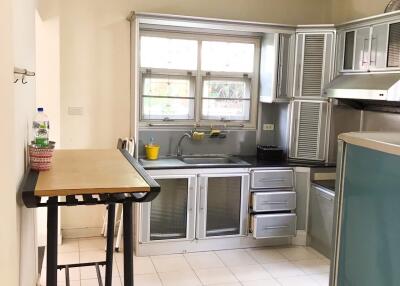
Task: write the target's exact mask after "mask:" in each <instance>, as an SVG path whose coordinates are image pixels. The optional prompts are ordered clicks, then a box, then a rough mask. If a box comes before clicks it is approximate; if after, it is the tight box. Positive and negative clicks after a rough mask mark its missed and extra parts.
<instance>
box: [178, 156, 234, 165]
mask: <svg viewBox="0 0 400 286" xmlns="http://www.w3.org/2000/svg"><path fill="white" fill-rule="evenodd" d="M179 160H181V161H183V162H184V163H186V164H191V165H192V164H196V165H197V164H207V165H208V164H224V165H225V164H234V163H236V162H235V160H233V158H228V157H226V158H224V157H203V158H202V157H183V158H179Z"/></svg>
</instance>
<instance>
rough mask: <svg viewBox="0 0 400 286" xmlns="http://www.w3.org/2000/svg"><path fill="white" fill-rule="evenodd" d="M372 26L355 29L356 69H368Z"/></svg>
mask: <svg viewBox="0 0 400 286" xmlns="http://www.w3.org/2000/svg"><path fill="white" fill-rule="evenodd" d="M369 46H370V27H365V28H360V29H357V30H356V31H355V51H354V70H356V71H367V70H368V68H369Z"/></svg>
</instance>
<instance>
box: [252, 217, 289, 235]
mask: <svg viewBox="0 0 400 286" xmlns="http://www.w3.org/2000/svg"><path fill="white" fill-rule="evenodd" d="M250 230H251V232H252V233H253V237H254V238H269V237H287V236H295V235H296V214H291V213H290V214H265V215H264V214H263V215H253V216H252V217H251V226H250Z"/></svg>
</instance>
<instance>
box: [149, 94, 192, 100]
mask: <svg viewBox="0 0 400 286" xmlns="http://www.w3.org/2000/svg"><path fill="white" fill-rule="evenodd" d="M142 97H147V98H172V99H195V98H196V97H194V96H192V97H186V96H163V95H150V94H142Z"/></svg>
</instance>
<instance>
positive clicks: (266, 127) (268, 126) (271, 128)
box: [263, 123, 275, 131]
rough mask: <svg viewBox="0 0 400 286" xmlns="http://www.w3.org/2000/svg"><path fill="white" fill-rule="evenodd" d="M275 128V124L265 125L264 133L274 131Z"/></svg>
mask: <svg viewBox="0 0 400 286" xmlns="http://www.w3.org/2000/svg"><path fill="white" fill-rule="evenodd" d="M274 128H275V126H274V124H271V123H266V124H263V130H264V131H274Z"/></svg>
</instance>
